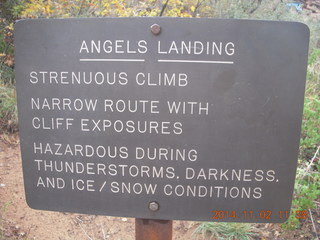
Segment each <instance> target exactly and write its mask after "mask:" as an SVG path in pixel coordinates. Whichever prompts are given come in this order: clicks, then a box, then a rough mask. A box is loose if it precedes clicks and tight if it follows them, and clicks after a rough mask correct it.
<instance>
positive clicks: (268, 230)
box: [0, 135, 320, 240]
mask: <svg viewBox="0 0 320 240" xmlns="http://www.w3.org/2000/svg"><path fill="white" fill-rule="evenodd" d="M318 208H319V206H318ZM319 213H320V209H316V210H315V212H314V216H313V217H314V219H313V220H314V223H315V225H316V228H317V231H318V233H317V234H318V236H319V235H320V219H319V216H320V214H319ZM197 224H198V223H196V222H191V221H174V226H173V239H176V240H178V239H203V238H202V237H200V236H196V235H194V234H193V232H194V230H195V228H196V226H197ZM256 227H257V229H258V233H259V237H257V238H256V239H263V240H269V239H270V240H271V239H277V240H287V239H288V240H291V239H310V240H315V239H316V234H315V232H314V229H313V225H312V222H311V220H310V219H308V220H306V221H305V222H304V223H303V225H302V228H301V229H299V230H296V231H290V232H285V231H283V230H282V229H281V228H280V226H279V225H278V224H256ZM134 235H135V226H134V219H133V218H121V217H107V216H95V215H82V214H72V213H59V212H48V211H37V210H33V209H31V208H29V207H28V206H27V204H26V201H25V195H24V188H23V178H22V166H21V158H20V149H19V140H18V136H16V135H2V136H0V240H13V239H23V240H35V239H37V240H79V239H84V240H94V239H95V240H96V239H98V240H99V239H108V240H109V239H110V240H130V239H134ZM207 239H209V237H208V238H207Z"/></svg>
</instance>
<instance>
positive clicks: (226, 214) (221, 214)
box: [211, 210, 309, 220]
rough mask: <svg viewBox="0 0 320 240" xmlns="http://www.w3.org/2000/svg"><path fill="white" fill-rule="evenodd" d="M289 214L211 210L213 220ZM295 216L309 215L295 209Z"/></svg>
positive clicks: (268, 217)
mask: <svg viewBox="0 0 320 240" xmlns="http://www.w3.org/2000/svg"><path fill="white" fill-rule="evenodd" d="M289 216H290V211H278V212H274V211H268V210H267V211H247V210H244V211H219V210H213V211H212V217H211V218H212V219H214V220H217V219H219V220H222V219H229V220H230V219H231V220H232V219H257V220H258V219H266V220H269V219H273V218H276V219H288V218H289ZM295 217H296V218H297V219H307V218H308V217H309V213H308V211H307V210H301V211H300V210H297V211H295Z"/></svg>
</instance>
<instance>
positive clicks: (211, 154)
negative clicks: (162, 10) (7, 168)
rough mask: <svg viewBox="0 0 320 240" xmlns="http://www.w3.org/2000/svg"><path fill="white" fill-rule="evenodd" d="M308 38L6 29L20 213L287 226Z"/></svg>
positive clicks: (284, 26)
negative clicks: (22, 198)
mask: <svg viewBox="0 0 320 240" xmlns="http://www.w3.org/2000/svg"><path fill="white" fill-rule="evenodd" d="M308 41H309V30H308V28H307V27H306V26H305V25H303V24H301V23H292V22H271V21H249V20H215V19H173V18H170V19H169V18H120V19H119V18H103V19H41V20H40V19H39V20H23V21H19V22H17V23H16V25H15V48H16V52H15V59H16V81H17V91H18V110H19V122H20V137H21V152H22V161H23V172H24V183H25V190H26V200H27V202H28V204H29V206H30V207H32V208H35V209H43V210H52V211H68V212H77V213H87V214H100V215H111V216H126V217H136V218H148V219H168V220H169V219H183V220H201V221H227V222H228V221H229V222H283V221H285V220H286V218H288V215H289V212H290V206H291V200H292V193H293V185H294V180H295V173H296V165H297V154H298V147H299V135H300V126H301V119H302V109H303V98H304V88H305V76H306V65H307V53H308Z"/></svg>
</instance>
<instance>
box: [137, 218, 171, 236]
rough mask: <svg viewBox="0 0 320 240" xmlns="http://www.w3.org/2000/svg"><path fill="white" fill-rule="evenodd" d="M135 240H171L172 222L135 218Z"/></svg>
mask: <svg viewBox="0 0 320 240" xmlns="http://www.w3.org/2000/svg"><path fill="white" fill-rule="evenodd" d="M135 224H136V240H171V239H172V220H153V219H141V218H136V222H135Z"/></svg>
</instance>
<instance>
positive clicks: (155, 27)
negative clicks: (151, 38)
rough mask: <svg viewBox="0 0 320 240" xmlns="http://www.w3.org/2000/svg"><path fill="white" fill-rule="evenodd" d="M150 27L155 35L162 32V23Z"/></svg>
mask: <svg viewBox="0 0 320 240" xmlns="http://www.w3.org/2000/svg"><path fill="white" fill-rule="evenodd" d="M150 28H151V32H152V33H153V34H154V35H159V34H160V32H161V27H160V25H158V24H153V25H152V26H151V27H150Z"/></svg>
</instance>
